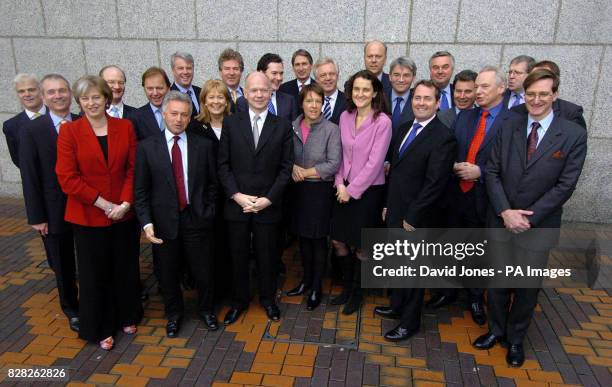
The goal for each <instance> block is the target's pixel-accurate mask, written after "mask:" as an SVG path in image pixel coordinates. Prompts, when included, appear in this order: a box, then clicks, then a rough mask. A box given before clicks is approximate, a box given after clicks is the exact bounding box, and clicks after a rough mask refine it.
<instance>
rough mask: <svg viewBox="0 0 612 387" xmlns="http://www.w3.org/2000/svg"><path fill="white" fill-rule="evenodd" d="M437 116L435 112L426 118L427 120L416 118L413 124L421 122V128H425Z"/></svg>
mask: <svg viewBox="0 0 612 387" xmlns="http://www.w3.org/2000/svg"><path fill="white" fill-rule="evenodd" d="M435 117H436V115H435V114H434V115H433V116H431V117H430V118H428V119H426V120H425V121H421V122H419V121H417V119H416V118H415V119H414V121H413V122H412V125H413V126H414V124H416V123H419V124H420V125H421V129H424V128H425V127H426V126H427V124H429V123H430V122H431V120H433V119H434V118H435Z"/></svg>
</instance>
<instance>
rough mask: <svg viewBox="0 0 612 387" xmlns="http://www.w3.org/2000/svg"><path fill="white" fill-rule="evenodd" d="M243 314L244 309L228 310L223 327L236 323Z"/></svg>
mask: <svg viewBox="0 0 612 387" xmlns="http://www.w3.org/2000/svg"><path fill="white" fill-rule="evenodd" d="M242 312H244V309H238V308H231V309H230V310H228V311H227V313H226V314H225V318H224V319H223V325H230V324H233V323H235V322H236V321H237V320H238V319H239V318H240V315H241V314H242Z"/></svg>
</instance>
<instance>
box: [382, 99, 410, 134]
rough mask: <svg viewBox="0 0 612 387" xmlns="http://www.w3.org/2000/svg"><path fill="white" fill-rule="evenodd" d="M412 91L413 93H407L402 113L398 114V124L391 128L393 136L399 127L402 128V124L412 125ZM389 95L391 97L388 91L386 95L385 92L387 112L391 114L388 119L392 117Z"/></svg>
mask: <svg viewBox="0 0 612 387" xmlns="http://www.w3.org/2000/svg"><path fill="white" fill-rule="evenodd" d="M413 91H414V90H413V89H411V90H410V92H409V93H408V100H407V101H404V106H403V107H402V112H401V114H400V121H399V123H398V124H396V125H395V126H392V130H393V133H394V134H395V132H397V130H398V128H399V127H400V126H403V124H405V123H410V124H411V125H412V122H413V121H414V114H413V113H412V93H413ZM391 95H392V92H391V91H389V92H388V93H386V92H385V96H386V98H387V105H388V106H389V112H390V113H391V115H390V116H389V117H392V115H393V101H391Z"/></svg>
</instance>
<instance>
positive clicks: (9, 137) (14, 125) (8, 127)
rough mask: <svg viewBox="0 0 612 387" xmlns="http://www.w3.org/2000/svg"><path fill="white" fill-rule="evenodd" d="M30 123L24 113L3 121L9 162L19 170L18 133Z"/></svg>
mask: <svg viewBox="0 0 612 387" xmlns="http://www.w3.org/2000/svg"><path fill="white" fill-rule="evenodd" d="M29 122H30V117H28V114H27V113H26V112H25V111H22V112H21V113H19V114H17V115H16V116H14V117H12V118H9V119H8V120H6V121H4V124H3V125H2V131H3V132H4V135H5V136H6V145H7V146H8V150H9V154H10V155H11V161H12V162H13V164H15V166H16V167H17V168H19V132H20V131H21V129H22V128H23V127H24V126H25V125H27V124H28V123H29Z"/></svg>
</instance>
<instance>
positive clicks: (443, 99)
mask: <svg viewBox="0 0 612 387" xmlns="http://www.w3.org/2000/svg"><path fill="white" fill-rule="evenodd" d="M448 107H449V106H448V101H447V100H446V90H440V111H442V110H446V109H448Z"/></svg>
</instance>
